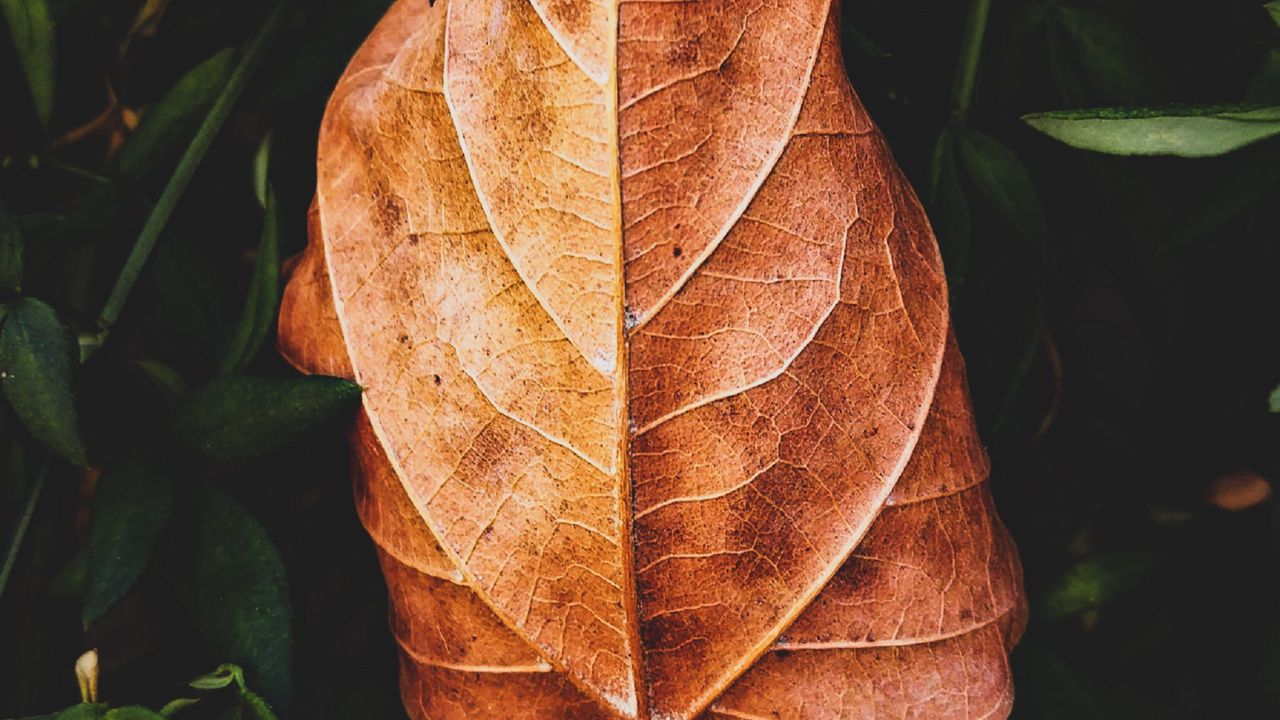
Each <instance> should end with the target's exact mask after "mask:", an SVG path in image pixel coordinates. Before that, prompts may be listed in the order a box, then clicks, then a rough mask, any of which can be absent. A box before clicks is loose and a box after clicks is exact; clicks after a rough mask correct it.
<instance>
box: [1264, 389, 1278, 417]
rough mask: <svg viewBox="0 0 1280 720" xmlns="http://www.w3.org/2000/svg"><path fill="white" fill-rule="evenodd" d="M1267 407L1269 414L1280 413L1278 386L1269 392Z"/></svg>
mask: <svg viewBox="0 0 1280 720" xmlns="http://www.w3.org/2000/svg"><path fill="white" fill-rule="evenodd" d="M1267 405H1268V407H1269V409H1270V410H1271V412H1273V413H1280V385H1277V386H1276V387H1275V389H1274V390H1272V391H1271V396H1270V397H1268V398H1267Z"/></svg>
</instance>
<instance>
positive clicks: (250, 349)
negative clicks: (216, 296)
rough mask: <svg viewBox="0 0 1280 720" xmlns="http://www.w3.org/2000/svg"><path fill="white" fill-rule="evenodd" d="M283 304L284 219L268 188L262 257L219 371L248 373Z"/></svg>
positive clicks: (273, 194) (259, 246)
mask: <svg viewBox="0 0 1280 720" xmlns="http://www.w3.org/2000/svg"><path fill="white" fill-rule="evenodd" d="M279 304H280V218H279V211H278V210H277V207H276V197H275V192H274V191H273V190H272V189H271V187H270V185H268V186H267V189H266V216H265V217H264V218H263V221H262V239H261V240H260V241H259V242H258V257H257V260H256V261H255V262H254V266H253V277H252V278H251V279H250V280H249V293H248V297H247V298H246V299H245V305H244V310H243V311H242V312H241V313H240V320H239V322H237V323H236V329H235V333H234V334H232V336H231V342H230V343H229V344H228V346H227V349H226V351H225V352H224V353H223V355H222V362H221V363H220V367H219V369H220V370H221V371H222V372H223V373H230V372H236V371H240V370H244V369H245V368H246V367H248V365H249V363H250V362H252V361H253V359H254V358H255V357H257V355H258V352H259V351H261V350H262V346H263V345H264V344H265V343H266V341H267V338H268V337H270V336H271V329H272V328H273V327H275V323H276V308H277V307H278V306H279Z"/></svg>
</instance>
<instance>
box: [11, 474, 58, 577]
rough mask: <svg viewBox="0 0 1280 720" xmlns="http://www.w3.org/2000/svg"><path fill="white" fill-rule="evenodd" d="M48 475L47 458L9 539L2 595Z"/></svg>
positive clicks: (28, 493)
mask: <svg viewBox="0 0 1280 720" xmlns="http://www.w3.org/2000/svg"><path fill="white" fill-rule="evenodd" d="M48 476H49V460H48V458H46V459H45V461H44V462H43V463H42V464H41V465H40V470H39V471H38V472H37V473H36V481H35V484H34V485H32V486H31V490H29V491H28V492H27V502H26V504H25V505H23V508H22V514H21V515H19V516H18V523H17V524H16V525H14V527H13V537H12V539H11V540H10V541H9V549H8V550H7V551H5V554H4V565H0V597H3V596H4V589H5V586H7V585H8V584H9V576H10V575H11V574H12V573H13V566H14V565H16V564H17V562H18V551H20V550H21V549H22V541H23V540H25V539H26V538H27V530H28V529H29V528H30V527H31V518H32V516H34V515H35V514H36V505H37V504H39V502H40V496H41V495H42V494H43V493H44V481H45V478H47V477H48Z"/></svg>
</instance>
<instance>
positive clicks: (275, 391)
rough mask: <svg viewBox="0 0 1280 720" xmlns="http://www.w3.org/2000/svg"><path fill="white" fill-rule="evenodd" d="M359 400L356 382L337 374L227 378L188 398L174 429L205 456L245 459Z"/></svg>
mask: <svg viewBox="0 0 1280 720" xmlns="http://www.w3.org/2000/svg"><path fill="white" fill-rule="evenodd" d="M359 399H360V386H358V385H355V384H353V383H350V382H347V381H346V380H340V379H338V378H330V377H320V376H307V377H292V378H257V377H244V376H228V377H223V378H219V379H217V380H214V381H213V382H211V383H209V384H208V385H205V386H204V387H202V388H200V389H199V390H196V391H195V392H193V393H192V394H191V395H189V396H188V397H187V399H186V401H185V402H184V403H183V404H182V405H181V406H180V407H179V408H178V417H177V429H178V434H179V437H181V438H182V440H183V441H184V442H185V443H186V444H187V445H188V446H189V447H191V448H192V449H195V450H197V451H199V452H201V453H202V454H204V455H206V456H208V457H211V458H215V459H219V460H244V459H248V458H252V457H257V456H260V455H263V454H265V453H268V452H270V451H272V450H274V449H276V448H278V447H280V446H282V445H284V444H286V443H289V442H292V441H293V440H296V439H297V438H299V437H301V436H302V435H304V434H305V433H306V432H307V431H308V430H311V429H312V428H314V427H317V426H318V425H320V424H322V423H324V422H325V421H326V420H329V419H331V418H333V417H336V416H337V415H340V414H342V413H344V412H346V411H348V410H350V409H351V408H352V407H354V406H355V404H356V403H357V402H358V401H359Z"/></svg>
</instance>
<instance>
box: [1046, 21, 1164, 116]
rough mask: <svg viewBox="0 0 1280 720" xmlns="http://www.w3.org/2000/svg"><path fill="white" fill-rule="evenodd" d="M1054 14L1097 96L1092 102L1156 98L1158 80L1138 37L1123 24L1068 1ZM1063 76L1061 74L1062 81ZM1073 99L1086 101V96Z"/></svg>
mask: <svg viewBox="0 0 1280 720" xmlns="http://www.w3.org/2000/svg"><path fill="white" fill-rule="evenodd" d="M1054 17H1055V19H1056V21H1057V23H1056V27H1057V28H1059V29H1060V30H1061V32H1062V34H1063V35H1064V36H1065V37H1066V39H1067V41H1068V43H1069V45H1070V47H1071V50H1072V56H1073V58H1074V60H1075V61H1076V63H1078V67H1079V68H1080V70H1081V74H1082V75H1083V79H1084V81H1085V83H1086V84H1087V85H1088V87H1089V90H1090V91H1091V94H1092V95H1093V96H1095V97H1094V98H1093V99H1092V101H1093V102H1097V101H1098V99H1101V100H1102V102H1107V103H1116V104H1136V103H1144V102H1150V101H1152V100H1154V99H1155V98H1156V93H1155V89H1156V88H1157V87H1159V85H1160V83H1159V80H1158V78H1157V77H1156V75H1155V72H1154V71H1153V69H1152V66H1151V64H1150V63H1149V62H1148V61H1147V58H1146V57H1145V56H1144V54H1143V52H1142V48H1141V46H1140V45H1139V44H1138V41H1137V39H1136V38H1135V37H1134V36H1133V34H1132V33H1130V32H1129V31H1128V30H1127V29H1126V28H1125V27H1124V26H1123V25H1121V24H1120V23H1118V22H1116V21H1115V20H1113V19H1111V18H1110V17H1108V16H1106V15H1103V14H1101V13H1098V12H1095V11H1093V10H1088V9H1085V8H1080V7H1073V6H1069V5H1059V6H1057V11H1056V13H1055V14H1054ZM1063 70H1064V68H1063V67H1062V66H1061V65H1059V66H1058V67H1056V68H1055V72H1056V73H1061V72H1062V71H1063ZM1063 80H1064V78H1059V81H1060V83H1061V82H1062V81H1063ZM1068 84H1070V83H1068ZM1080 92H1083V91H1082V90H1081V91H1080ZM1071 99H1072V100H1073V101H1077V102H1078V101H1084V100H1083V98H1071Z"/></svg>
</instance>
